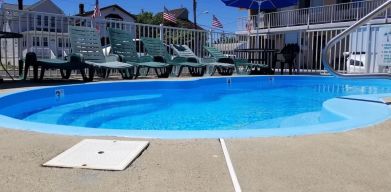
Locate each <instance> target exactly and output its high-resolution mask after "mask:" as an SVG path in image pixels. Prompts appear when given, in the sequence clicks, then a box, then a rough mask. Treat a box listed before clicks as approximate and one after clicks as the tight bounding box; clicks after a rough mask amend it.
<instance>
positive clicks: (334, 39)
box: [322, 0, 391, 79]
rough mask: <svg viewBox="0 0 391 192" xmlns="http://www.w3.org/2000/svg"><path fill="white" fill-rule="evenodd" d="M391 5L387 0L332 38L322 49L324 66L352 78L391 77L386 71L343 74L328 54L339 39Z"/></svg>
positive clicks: (332, 71) (333, 72) (332, 72)
mask: <svg viewBox="0 0 391 192" xmlns="http://www.w3.org/2000/svg"><path fill="white" fill-rule="evenodd" d="M390 5H391V0H387V1H386V2H385V3H383V4H382V5H380V6H379V7H377V8H376V9H375V10H373V11H372V12H370V13H369V14H368V15H366V16H365V17H363V18H362V19H360V20H359V21H357V22H356V23H355V24H353V25H352V26H350V27H348V28H347V29H345V30H344V31H342V32H341V33H340V34H338V35H337V36H335V37H334V38H332V39H331V40H330V41H329V42H328V43H327V44H326V46H325V47H324V49H323V50H322V64H323V66H324V68H325V69H326V70H327V72H329V73H330V74H331V75H333V76H335V77H339V78H351V79H373V78H386V79H391V75H390V74H384V73H373V74H341V73H338V72H337V71H335V70H334V69H333V68H332V67H331V66H330V63H329V60H328V59H327V54H328V53H329V49H330V48H331V47H332V46H333V45H335V44H336V43H337V42H338V41H340V40H342V39H343V38H345V37H346V36H347V35H349V34H350V33H351V32H353V31H354V30H356V29H358V28H359V27H361V26H362V25H364V24H365V23H367V22H368V21H370V20H372V19H373V18H374V17H376V16H377V15H378V14H379V13H381V12H383V11H386V9H387V8H388V7H389V6H390Z"/></svg>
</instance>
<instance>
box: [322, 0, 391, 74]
mask: <svg viewBox="0 0 391 192" xmlns="http://www.w3.org/2000/svg"><path fill="white" fill-rule="evenodd" d="M390 5H391V0H388V1H386V2H385V3H383V4H382V5H380V6H379V7H377V8H376V9H374V10H373V11H372V12H370V13H369V14H367V15H366V16H364V17H363V18H362V19H360V20H359V21H357V22H356V23H355V24H354V25H352V26H350V27H348V28H347V29H345V30H344V31H342V32H341V33H339V34H338V35H337V36H335V37H334V38H332V39H331V40H330V41H329V42H328V43H327V44H326V46H325V47H324V49H323V51H322V64H323V66H324V68H325V69H326V70H327V72H328V73H330V74H332V75H334V76H336V77H340V78H388V79H391V74H389V73H388V74H387V72H389V71H386V73H384V70H389V67H391V66H389V65H384V63H383V62H386V63H391V62H389V61H384V60H383V61H382V60H381V56H380V59H377V60H376V57H377V56H378V54H385V55H389V54H391V52H389V51H388V50H387V51H386V52H385V53H381V51H379V50H376V49H377V48H376V47H377V46H376V45H375V46H371V44H372V43H373V41H374V42H375V43H379V42H378V41H379V40H377V41H376V40H372V39H375V37H376V36H373V31H375V34H376V32H377V36H383V37H384V36H386V37H387V38H388V35H389V34H388V33H389V31H387V32H386V33H385V34H384V33H380V32H379V31H380V30H379V29H378V30H372V27H371V26H370V25H368V26H367V30H366V34H367V35H366V37H364V33H363V32H361V33H362V35H361V39H360V37H359V36H360V35H359V34H360V27H362V26H363V25H365V24H367V23H368V22H369V21H370V20H372V19H373V18H376V17H377V16H378V15H379V14H383V13H384V12H385V11H386V10H387V9H388V8H389V6H390ZM388 28H390V26H388ZM352 33H353V34H355V38H356V39H354V40H353V41H352V42H354V43H355V44H356V45H355V47H356V52H355V53H354V52H351V53H350V54H351V55H350V57H353V55H354V56H355V57H354V59H353V62H352V63H348V65H349V67H350V66H351V65H353V66H352V70H353V71H354V70H355V69H357V68H358V69H360V68H361V69H362V71H361V70H360V71H358V73H364V74H341V73H339V72H337V71H336V70H335V68H333V67H332V66H331V65H330V57H329V56H330V55H331V54H332V48H335V47H336V46H338V43H339V44H340V43H341V42H343V41H346V39H347V38H349V37H350V38H352V36H351V34H352ZM379 33H380V34H379ZM380 41H382V39H380ZM387 41H388V39H387V40H386V42H380V43H381V44H383V45H380V46H384V45H385V44H387ZM359 42H361V43H360V45H361V47H360V48H358V49H357V47H358V45H359ZM364 44H365V46H366V50H367V51H368V52H362V50H363V49H364V47H365V46H364ZM388 44H389V46H391V44H390V43H388ZM371 49H375V51H374V53H375V54H373V55H372V56H373V57H374V59H375V61H373V62H372V65H371V58H370V56H371V54H370V53H369V52H371V51H372V50H371ZM357 50H358V51H357ZM357 52H358V53H357ZM379 52H380V53H379ZM362 57H365V58H362ZM379 64H383V65H379ZM371 68H372V69H371ZM382 71H383V73H378V72H382ZM368 73H369V74H368Z"/></svg>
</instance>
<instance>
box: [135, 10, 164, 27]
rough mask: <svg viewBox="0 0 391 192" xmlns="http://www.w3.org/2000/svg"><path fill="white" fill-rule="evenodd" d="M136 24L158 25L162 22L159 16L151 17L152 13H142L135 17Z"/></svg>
mask: <svg viewBox="0 0 391 192" xmlns="http://www.w3.org/2000/svg"><path fill="white" fill-rule="evenodd" d="M136 21H137V23H143V24H150V25H160V24H161V23H162V22H163V18H162V17H161V15H160V16H159V15H153V13H152V12H142V13H140V14H139V15H137V16H136Z"/></svg>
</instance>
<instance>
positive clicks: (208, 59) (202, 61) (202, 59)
mask: <svg viewBox="0 0 391 192" xmlns="http://www.w3.org/2000/svg"><path fill="white" fill-rule="evenodd" d="M214 62H216V58H213V57H209V58H201V63H214Z"/></svg>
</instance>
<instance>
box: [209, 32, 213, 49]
mask: <svg viewBox="0 0 391 192" xmlns="http://www.w3.org/2000/svg"><path fill="white" fill-rule="evenodd" d="M212 44H213V31H212V29H210V30H209V46H212Z"/></svg>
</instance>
